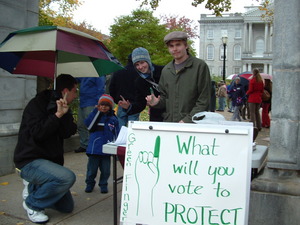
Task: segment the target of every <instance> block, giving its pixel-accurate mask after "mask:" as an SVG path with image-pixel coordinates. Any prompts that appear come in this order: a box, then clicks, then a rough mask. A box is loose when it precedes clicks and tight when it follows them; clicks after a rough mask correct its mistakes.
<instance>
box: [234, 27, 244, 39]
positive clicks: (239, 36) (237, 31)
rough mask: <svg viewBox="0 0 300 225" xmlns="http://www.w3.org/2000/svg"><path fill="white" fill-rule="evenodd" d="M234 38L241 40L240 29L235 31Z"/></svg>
mask: <svg viewBox="0 0 300 225" xmlns="http://www.w3.org/2000/svg"><path fill="white" fill-rule="evenodd" d="M234 38H236V39H239V38H242V30H241V29H236V30H235V34H234Z"/></svg>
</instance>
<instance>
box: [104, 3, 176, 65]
mask: <svg viewBox="0 0 300 225" xmlns="http://www.w3.org/2000/svg"><path fill="white" fill-rule="evenodd" d="M167 33H168V30H167V29H166V27H165V26H164V25H161V24H159V19H157V18H155V17H154V16H153V13H152V12H151V11H146V10H140V9H138V10H136V11H133V12H132V15H129V16H121V17H119V18H117V19H115V24H114V25H112V26H111V27H110V34H111V38H110V43H109V44H108V47H109V49H110V50H111V51H112V52H113V53H114V55H115V56H116V57H117V58H118V59H119V60H120V61H121V62H122V63H124V64H126V61H127V56H128V54H130V53H131V52H132V50H133V49H135V48H137V47H144V48H146V49H147V50H148V51H149V53H150V56H151V59H152V61H153V62H154V63H156V64H158V65H164V64H166V63H167V62H169V61H170V60H171V56H170V54H169V53H168V51H167V48H166V46H165V44H164V42H163V38H164V36H165V35H166V34H167Z"/></svg>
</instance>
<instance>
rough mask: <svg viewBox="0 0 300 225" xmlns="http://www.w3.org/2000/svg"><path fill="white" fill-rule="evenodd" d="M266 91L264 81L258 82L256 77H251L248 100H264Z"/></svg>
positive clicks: (258, 101) (252, 101) (253, 101)
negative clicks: (263, 95)
mask: <svg viewBox="0 0 300 225" xmlns="http://www.w3.org/2000/svg"><path fill="white" fill-rule="evenodd" d="M263 91H264V82H263V81H261V82H257V81H256V79H255V78H252V79H250V81H249V89H248V91H247V93H246V94H247V95H248V102H249V103H261V102H262V98H261V96H262V93H263Z"/></svg>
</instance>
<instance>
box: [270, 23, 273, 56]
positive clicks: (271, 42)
mask: <svg viewBox="0 0 300 225" xmlns="http://www.w3.org/2000/svg"><path fill="white" fill-rule="evenodd" d="M273 35H274V34H273V25H272V24H271V25H270V52H272V51H273Z"/></svg>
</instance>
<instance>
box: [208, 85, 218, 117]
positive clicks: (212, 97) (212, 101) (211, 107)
mask: <svg viewBox="0 0 300 225" xmlns="http://www.w3.org/2000/svg"><path fill="white" fill-rule="evenodd" d="M216 100H217V98H216V82H215V81H214V80H212V81H211V95H210V105H209V111H211V112H215V111H216Z"/></svg>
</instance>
